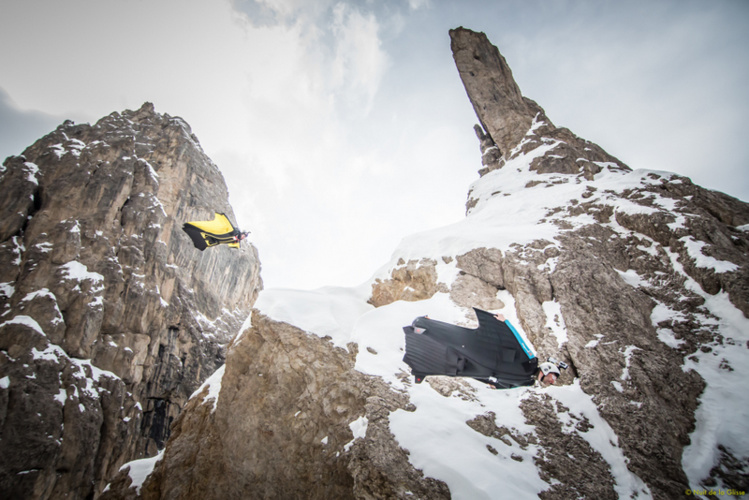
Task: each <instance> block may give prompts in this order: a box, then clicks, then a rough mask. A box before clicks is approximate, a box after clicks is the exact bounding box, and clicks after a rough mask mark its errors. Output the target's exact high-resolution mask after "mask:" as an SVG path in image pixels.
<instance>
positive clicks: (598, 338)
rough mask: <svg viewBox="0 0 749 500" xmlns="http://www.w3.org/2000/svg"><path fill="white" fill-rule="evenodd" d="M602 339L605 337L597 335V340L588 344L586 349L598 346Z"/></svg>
mask: <svg viewBox="0 0 749 500" xmlns="http://www.w3.org/2000/svg"><path fill="white" fill-rule="evenodd" d="M602 338H603V335H601V334H600V333H596V339H595V340H591V341H590V342H588V343H587V344H585V348H586V349H592V348H594V347H596V346H598V343H599V342H600V341H601V339H602Z"/></svg>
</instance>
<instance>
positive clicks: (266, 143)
mask: <svg viewBox="0 0 749 500" xmlns="http://www.w3.org/2000/svg"><path fill="white" fill-rule="evenodd" d="M458 26H464V27H466V28H470V29H472V30H475V31H483V32H485V33H486V34H487V36H488V37H489V40H490V41H491V42H492V43H493V44H494V45H496V46H497V47H498V48H499V50H500V52H501V53H502V54H503V55H504V56H505V58H506V60H507V62H508V63H509V65H510V67H511V69H512V71H513V74H514V76H515V80H516V81H517V83H518V85H519V86H520V89H521V91H522V92H523V94H524V95H525V96H527V97H529V98H531V99H534V100H535V101H536V102H538V103H539V104H540V105H541V106H542V107H543V108H544V109H545V110H546V114H547V116H548V117H549V118H550V119H551V120H552V121H553V122H554V124H555V125H557V126H564V127H568V128H570V129H571V130H572V131H573V132H574V133H575V134H577V135H578V136H580V137H583V138H585V139H588V140H590V141H592V142H595V143H597V144H599V145H600V146H601V147H603V148H604V149H605V150H606V151H608V152H609V153H610V154H613V155H614V156H616V157H617V158H619V159H620V160H621V161H623V162H624V163H626V164H627V165H629V166H630V167H632V168H633V169H639V168H646V169H655V170H667V171H671V172H676V173H678V174H681V175H685V176H687V177H690V178H691V179H692V181H693V182H695V183H697V184H700V185H702V186H704V187H706V188H709V189H715V190H719V191H723V192H725V193H727V194H730V195H731V196H734V197H737V198H740V199H742V200H744V201H747V200H749V175H748V168H749V141H747V140H746V130H748V129H749V113H747V111H748V110H749V86H748V85H747V84H746V82H747V81H749V58H748V57H746V48H747V47H749V29H747V27H748V26H749V2H746V1H744V0H714V1H709V2H708V1H703V0H660V1H653V0H647V1H640V0H630V1H626V2H621V1H605V0H604V1H600V0H544V1H542V0H506V1H490V0H464V1H461V2H454V1H447V0H443V1H439V0H382V1H376V0H315V1H310V0H152V1H146V0H127V1H125V0H65V1H60V0H3V2H2V3H1V4H0V158H5V157H6V156H9V155H15V154H20V153H21V152H22V151H23V150H24V149H25V148H26V147H27V146H29V145H31V144H32V143H33V142H34V141H35V140H36V139H38V138H40V137H42V136H43V135H45V134H46V133H48V132H50V131H51V130H53V129H54V128H55V127H56V126H57V125H58V124H60V123H62V122H63V121H64V120H66V119H72V120H74V121H76V122H77V123H83V122H88V123H94V122H96V121H97V120H98V119H99V118H101V117H103V116H105V115H108V114H109V113H111V112H113V111H122V110H125V109H137V108H139V107H140V106H141V105H142V104H143V102H146V101H149V102H153V103H154V105H155V108H156V111H157V112H159V113H168V114H170V115H172V116H180V117H182V118H183V119H185V120H186V121H187V122H188V123H189V124H190V125H191V127H192V129H193V132H194V133H195V134H196V135H197V137H198V139H199V140H200V143H201V145H202V147H203V149H204V150H205V152H206V153H207V154H208V156H209V157H211V159H212V160H213V161H214V162H215V163H216V164H217V165H218V167H219V168H220V169H221V171H222V173H223V175H224V177H225V179H226V181H227V185H228V187H229V193H230V198H229V201H230V203H231V204H232V206H233V207H234V212H235V214H236V218H237V221H236V222H237V224H238V225H239V226H240V227H241V228H242V229H244V230H250V231H251V235H250V239H251V241H252V242H253V244H254V245H255V246H256V247H257V248H258V250H259V253H260V260H261V263H262V266H263V269H262V277H263V280H264V281H265V286H266V288H278V287H286V288H297V289H314V288H317V287H321V286H325V285H342V286H354V285H358V284H360V283H362V282H364V281H366V280H367V279H369V278H370V276H372V274H373V273H374V272H375V271H376V270H377V269H378V268H379V267H380V266H381V265H383V264H385V263H386V262H387V261H389V259H390V257H391V254H392V252H393V251H394V250H395V248H396V247H397V245H398V243H399V242H400V240H401V239H402V238H404V237H406V236H409V235H411V234H413V233H416V232H420V231H424V230H428V229H432V228H435V227H440V226H443V225H446V224H450V223H453V222H456V221H458V220H460V219H461V218H462V217H463V216H464V214H465V200H466V195H467V191H468V187H469V184H470V183H471V182H473V181H474V180H475V179H477V178H478V174H477V171H478V169H479V168H481V159H480V153H479V143H478V140H477V139H476V137H475V135H474V132H473V125H474V124H475V123H477V119H476V117H475V115H474V112H473V109H472V107H471V104H470V102H469V100H468V98H467V96H466V93H465V90H464V89H463V86H462V83H461V81H460V78H459V76H458V72H457V70H456V68H455V65H454V62H453V60H452V54H451V52H450V39H449V35H448V30H449V29H451V28H456V27H458Z"/></svg>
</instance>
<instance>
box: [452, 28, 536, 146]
mask: <svg viewBox="0 0 749 500" xmlns="http://www.w3.org/2000/svg"><path fill="white" fill-rule="evenodd" d="M450 39H451V49H452V52H453V58H454V59H455V65H456V66H457V67H458V72H459V73H460V78H461V79H462V80H463V84H464V85H465V88H466V92H467V93H468V98H469V99H470V100H471V103H472V104H473V109H474V110H475V111H476V115H477V116H478V118H479V120H480V121H481V125H482V127H483V128H484V130H485V131H486V132H487V133H488V135H489V136H490V137H491V138H492V139H493V141H494V143H495V144H496V145H497V146H498V147H499V150H500V152H501V154H503V155H504V154H506V153H508V152H509V151H510V150H511V149H512V148H514V147H515V146H517V145H518V144H519V143H520V141H521V140H522V139H523V137H524V136H525V133H526V132H527V131H528V129H529V128H530V126H531V123H532V122H533V117H534V116H535V115H536V113H537V110H535V109H534V107H533V106H530V105H529V103H528V102H527V101H526V100H525V99H524V98H523V95H522V93H521V92H520V88H519V87H518V85H517V83H515V79H514V78H513V77H512V71H511V70H510V67H509V66H508V65H507V61H505V58H504V57H502V54H500V53H499V50H498V49H497V47H495V46H494V45H492V44H491V42H489V39H488V38H487V37H486V35H485V34H484V33H476V32H475V31H471V30H468V29H465V28H463V27H460V28H457V29H454V30H450Z"/></svg>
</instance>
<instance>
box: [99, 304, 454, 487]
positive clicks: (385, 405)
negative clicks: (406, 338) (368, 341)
mask: <svg viewBox="0 0 749 500" xmlns="http://www.w3.org/2000/svg"><path fill="white" fill-rule="evenodd" d="M351 347H352V349H353V351H348V350H346V349H343V348H340V347H334V346H332V345H331V344H330V342H328V340H327V339H322V338H319V337H316V336H314V335H309V334H308V333H307V332H305V331H303V330H300V329H298V328H296V327H293V326H291V325H288V324H285V323H281V322H277V321H273V320H271V319H269V318H267V317H266V316H264V315H262V314H260V313H258V312H257V311H255V312H253V316H252V327H251V328H250V329H248V330H246V331H245V332H244V333H243V334H242V335H241V336H240V337H239V338H238V339H237V340H235V341H234V343H233V344H232V346H231V347H230V349H229V355H228V357H227V363H226V368H225V373H223V374H221V376H220V377H216V378H215V379H213V378H212V379H211V380H210V381H209V382H210V384H209V385H207V386H205V387H204V388H203V389H202V391H201V392H200V393H199V394H198V395H197V396H196V397H194V398H193V399H191V400H190V402H189V403H188V405H187V407H186V409H185V411H184V412H183V413H182V414H181V415H180V417H179V418H178V419H177V421H176V423H175V426H174V432H173V434H172V437H171V438H170V441H169V444H168V445H167V448H166V451H165V454H164V458H163V459H162V460H161V461H160V462H158V464H156V467H155V470H154V471H153V472H152V473H151V475H150V476H149V478H148V480H147V481H146V482H145V484H143V486H142V488H141V491H140V495H139V496H136V495H135V490H134V488H130V483H131V481H130V479H129V476H128V474H127V473H126V470H125V471H123V473H121V474H120V476H119V477H118V478H117V479H116V481H115V482H114V483H113V484H112V485H111V487H110V491H109V492H107V493H105V495H104V496H103V497H102V498H105V499H106V498H131V497H132V498H136V497H137V498H149V499H150V498H152V499H157V498H206V499H214V498H215V499H221V498H320V499H327V498H381V499H386V498H404V499H406V498H411V497H412V496H413V495H416V497H417V498H449V492H448V490H447V488H446V487H445V485H444V484H443V483H441V482H439V481H435V480H433V479H428V478H424V477H423V474H422V473H420V472H419V471H417V470H416V469H414V467H413V466H411V465H410V464H409V463H408V456H407V454H406V452H405V451H403V450H402V449H401V448H400V447H399V446H398V444H397V442H396V441H395V440H394V438H393V436H392V434H391V433H390V431H389V429H388V418H387V417H388V415H389V413H390V412H392V411H394V410H396V409H398V408H406V407H407V404H408V400H407V398H405V397H404V396H403V395H402V394H400V393H398V392H395V391H392V390H391V389H390V388H389V387H388V386H387V384H385V383H383V382H382V380H380V379H378V378H377V377H372V376H367V375H364V374H362V373H359V372H357V371H356V370H354V369H353V366H354V362H355V359H356V350H355V347H354V345H353V344H352V345H351ZM219 388H220V392H219ZM214 391H215V392H214ZM210 394H214V395H213V396H210ZM215 394H217V396H216V395H215ZM354 429H356V430H357V435H354V434H353V432H352V430H354Z"/></svg>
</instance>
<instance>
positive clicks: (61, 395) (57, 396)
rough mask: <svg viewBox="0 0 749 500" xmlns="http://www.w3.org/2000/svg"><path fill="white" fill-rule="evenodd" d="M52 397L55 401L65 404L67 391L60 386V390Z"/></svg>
mask: <svg viewBox="0 0 749 500" xmlns="http://www.w3.org/2000/svg"><path fill="white" fill-rule="evenodd" d="M53 399H54V400H55V401H57V402H58V403H60V404H61V405H63V406H65V401H67V399H68V392H67V391H66V390H65V389H64V388H62V387H61V388H60V392H58V393H57V394H55V396H54V397H53Z"/></svg>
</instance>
